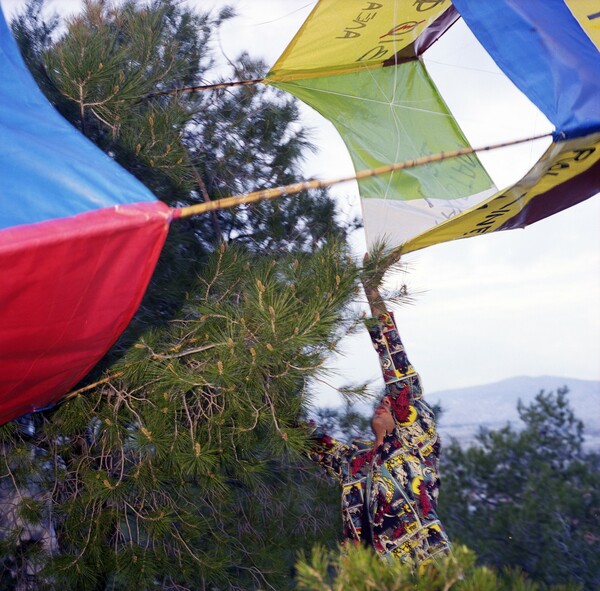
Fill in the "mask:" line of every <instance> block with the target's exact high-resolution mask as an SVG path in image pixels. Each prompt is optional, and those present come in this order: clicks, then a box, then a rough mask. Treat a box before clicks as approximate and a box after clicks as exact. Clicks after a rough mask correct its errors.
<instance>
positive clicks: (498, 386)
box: [427, 376, 600, 450]
mask: <svg viewBox="0 0 600 591" xmlns="http://www.w3.org/2000/svg"><path fill="white" fill-rule="evenodd" d="M562 386H567V387H568V388H569V401H570V403H571V406H572V408H573V410H574V411H575V415H576V416H577V418H578V419H581V420H582V421H583V423H584V425H585V437H586V441H585V446H586V448H587V449H594V450H600V381H596V380H579V379H575V378H561V377H556V376H541V377H526V376H523V377H515V378H509V379H506V380H503V381H501V382H497V383H494V384H487V385H484V386H472V387H469V388H459V389H454V390H443V391H441V392H432V393H429V394H428V395H427V399H428V401H429V402H430V403H436V402H439V404H440V405H441V406H442V409H443V414H442V416H441V418H440V420H439V422H438V429H439V431H440V433H441V435H442V437H443V438H444V439H446V441H448V440H449V438H450V437H454V438H456V439H458V440H459V442H460V443H461V444H463V445H468V444H469V443H471V442H472V441H473V440H474V436H475V434H476V433H477V431H478V430H479V426H480V425H484V426H486V427H488V428H489V429H498V428H500V427H503V426H504V425H506V423H507V422H510V423H511V424H512V425H513V426H514V427H516V428H518V427H519V425H520V424H521V421H520V419H519V415H518V412H517V402H518V400H519V399H521V400H522V401H523V402H524V403H529V402H530V401H532V400H533V399H534V398H535V396H536V395H537V394H538V393H539V392H540V390H544V391H545V392H550V391H556V390H557V389H558V388H561V387H562Z"/></svg>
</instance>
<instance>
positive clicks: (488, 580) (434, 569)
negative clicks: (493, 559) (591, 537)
mask: <svg viewBox="0 0 600 591" xmlns="http://www.w3.org/2000/svg"><path fill="white" fill-rule="evenodd" d="M297 570H298V575H297V581H298V588H299V589H300V590H301V591H582V589H581V587H579V586H577V585H573V584H568V585H558V586H546V585H540V584H539V583H537V582H535V581H532V580H531V579H529V578H528V577H527V576H526V575H525V574H524V573H523V572H521V571H520V570H518V569H504V570H502V571H501V572H497V571H494V570H493V569H490V568H489V567H487V566H477V564H476V556H475V554H474V552H472V551H471V550H469V549H467V548H466V547H465V546H455V548H454V551H453V554H452V555H451V556H446V557H444V558H441V559H439V560H437V561H436V562H433V563H430V564H428V565H426V566H423V567H421V568H419V569H418V570H416V569H414V568H412V567H411V565H409V564H404V563H401V562H399V561H393V562H384V561H382V560H381V558H379V557H378V556H377V555H376V554H375V553H374V552H373V551H372V550H371V549H369V548H364V547H361V546H356V547H351V548H344V549H343V550H341V551H340V550H337V551H336V550H325V549H323V548H322V547H319V546H316V547H315V548H313V551H312V553H311V555H310V556H309V557H308V558H307V557H303V558H302V559H301V560H300V561H299V562H298V565H297Z"/></svg>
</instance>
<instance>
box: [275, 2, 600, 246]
mask: <svg viewBox="0 0 600 591" xmlns="http://www.w3.org/2000/svg"><path fill="white" fill-rule="evenodd" d="M594 6H595V8H594ZM459 16H460V17H462V18H463V19H464V20H465V22H466V24H467V25H468V26H469V28H470V30H471V31H472V32H473V34H474V35H475V36H476V37H477V39H478V40H479V42H480V43H481V44H482V45H483V47H484V48H485V49H486V50H487V51H488V53H489V54H490V55H491V57H492V58H493V59H494V61H495V62H496V63H497V64H498V65H499V67H500V68H501V69H502V70H503V71H504V73H505V74H506V75H507V76H508V77H509V78H510V79H511V80H512V81H513V83H514V84H515V85H516V86H517V87H518V88H519V89H520V90H521V91H522V92H523V93H524V94H525V95H526V96H527V97H528V98H529V99H530V100H531V101H532V102H533V103H534V104H535V105H536V106H537V107H538V108H539V109H540V110H541V111H542V112H543V113H544V115H546V117H547V118H548V119H549V121H550V122H551V123H552V124H553V125H554V126H555V129H556V131H555V133H554V136H553V139H554V141H553V143H552V145H551V146H550V147H549V148H548V150H547V151H546V153H545V154H544V155H543V156H542V157H541V159H540V160H539V162H538V163H537V164H536V165H535V166H534V167H533V168H532V170H531V171H530V172H529V173H528V174H527V175H526V176H525V177H524V178H523V179H521V180H520V181H519V182H518V183H516V184H515V185H513V186H511V187H508V188H506V189H504V190H502V191H498V190H497V189H496V187H495V186H494V184H493V183H492V181H491V179H490V177H489V176H488V174H487V173H486V171H485V169H484V168H483V166H482V165H481V163H480V161H479V159H478V158H477V156H476V155H475V154H471V155H466V156H462V157H460V158H453V159H448V160H444V161H442V162H435V163H432V164H429V165H425V166H420V167H417V168H411V169H407V170H400V171H398V172H394V173H392V174H391V175H385V176H378V177H372V178H367V179H364V180H360V181H359V191H360V196H361V202H362V208H363V219H364V225H365V230H366V233H367V238H368V239H369V241H371V242H372V241H374V240H378V239H382V238H387V241H388V243H389V244H391V245H396V246H400V245H402V246H401V251H402V252H410V251H412V250H417V249H420V248H424V247H426V246H430V245H432V244H437V243H440V242H445V241H448V240H455V239H458V238H465V237H468V236H476V235H480V234H485V233H488V232H494V231H497V230H508V229H510V228H522V227H524V226H526V225H528V224H531V223H533V222H536V221H538V220H540V219H543V218H545V217H547V216H550V215H552V214H554V213H557V212H559V211H561V210H563V209H566V208H567V207H570V206H572V205H575V204H576V203H579V202H580V201H583V200H584V199H587V198H588V197H591V196H592V195H594V194H595V193H597V192H598V191H599V190H600V164H599V160H600V149H598V148H599V147H600V53H599V47H600V8H599V7H598V4H597V2H594V1H593V0H591V1H585V0H584V1H582V0H566V1H563V0H551V1H548V0H527V1H526V2H523V1H521V0H498V1H495V2H481V1H476V0H454V1H453V2H452V3H450V1H449V0H416V1H415V0H410V1H408V0H405V1H402V0H397V1H395V2H390V1H384V0H381V1H380V2H370V1H367V0H365V1H361V2H341V1H339V0H321V1H320V2H319V3H318V4H317V5H316V6H315V8H314V10H313V11H312V13H311V14H310V16H309V17H308V19H307V20H306V22H305V23H304V25H303V26H302V28H301V29H300V31H299V32H298V34H297V35H296V37H295V38H294V39H293V40H292V42H291V43H290V45H289V46H288V47H287V49H286V50H285V52H284V53H283V55H282V56H281V57H280V58H279V60H278V61H277V63H276V64H275V65H274V66H273V68H272V69H271V71H270V72H269V74H268V75H267V82H269V83H271V84H273V85H274V86H277V87H278V88H281V89H284V90H286V91H287V92H290V93H292V94H293V95H295V96H296V97H298V98H299V99H301V100H302V101H304V102H305V103H307V104H309V105H310V106H312V107H313V108H315V109H316V110H317V111H319V112H320V113H321V114H322V115H323V116H324V117H326V118H327V119H329V120H330V121H331V122H332V123H333V124H334V125H335V127H336V128H337V130H338V132H339V133H340V135H341V136H342V138H343V139H344V141H345V143H346V146H347V147H348V150H349V152H350V155H351V157H352V160H353V163H354V167H355V169H356V170H357V171H358V170H364V169H373V168H377V167H380V166H382V165H386V164H390V163H394V162H400V161H403V160H409V159H410V160H412V159H415V158H419V157H423V156H427V155H431V154H438V153H440V152H454V151H455V150H457V149H461V148H468V147H469V144H468V143H467V140H466V138H465V137H464V135H463V134H462V132H461V130H460V128H459V126H458V124H457V123H456V121H455V119H454V117H453V116H452V113H450V111H449V110H448V108H447V106H446V104H445V103H444V101H443V99H442V97H441V96H440V94H439V93H438V91H437V89H436V87H435V85H434V83H433V81H432V80H431V78H430V77H429V74H428V73H427V70H426V68H425V65H424V63H423V61H422V60H421V59H420V56H421V55H422V54H423V52H424V51H426V50H427V48H428V47H430V46H431V44H432V43H434V42H435V41H436V40H437V39H438V38H439V37H440V36H441V35H442V34H443V33H444V32H445V31H446V30H447V29H448V28H449V27H450V26H451V25H452V24H453V23H454V22H455V21H456V20H457V19H458V18H459Z"/></svg>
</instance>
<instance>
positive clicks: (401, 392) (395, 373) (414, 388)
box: [367, 312, 422, 423]
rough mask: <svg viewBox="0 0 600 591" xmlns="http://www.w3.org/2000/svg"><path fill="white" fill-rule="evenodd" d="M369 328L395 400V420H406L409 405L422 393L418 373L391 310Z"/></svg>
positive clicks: (386, 381) (386, 386)
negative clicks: (409, 358)
mask: <svg viewBox="0 0 600 591" xmlns="http://www.w3.org/2000/svg"><path fill="white" fill-rule="evenodd" d="M367 328H368V330H369V334H370V336H371V340H372V341H373V346H374V347H375V350H376V351H377V354H378V355H379V363H380V364H381V371H382V373H383V379H384V381H385V391H386V395H388V396H389V397H390V398H391V399H392V408H393V410H394V415H395V418H396V420H397V421H398V422H399V423H404V422H406V421H408V419H409V415H410V407H411V406H412V405H414V403H415V401H417V400H419V399H420V398H421V396H422V389H421V380H420V378H419V374H417V373H416V371H415V369H414V368H413V366H412V365H411V364H410V362H409V360H408V357H407V356H406V352H405V350H404V345H403V344H402V341H401V340H400V335H399V334H398V329H397V327H396V322H395V320H394V315H393V314H392V313H391V312H386V313H385V314H381V315H380V316H379V317H378V318H377V319H376V320H374V319H372V320H371V321H369V324H367Z"/></svg>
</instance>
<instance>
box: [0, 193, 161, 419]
mask: <svg viewBox="0 0 600 591" xmlns="http://www.w3.org/2000/svg"><path fill="white" fill-rule="evenodd" d="M170 215H171V210H170V209H169V208H168V207H167V206H166V205H164V204H163V203H161V202H154V203H152V202H150V203H138V204H133V205H121V206H116V207H114V208H107V209H101V210H97V211H94V212H89V213H84V214H80V215H76V216H73V217H71V218H66V219H61V220H55V221H48V222H41V223H38V224H32V225H30V226H18V227H14V228H10V229H7V230H2V231H0V276H1V277H2V286H1V287H0V424H2V423H5V422H7V421H9V420H11V419H14V418H16V417H18V416H20V415H22V414H25V413H27V412H30V411H33V410H39V409H42V408H45V407H46V406H48V405H50V404H52V403H54V402H56V401H57V400H58V399H59V398H61V397H62V396H64V395H65V394H66V393H67V392H68V391H69V389H70V388H72V387H73V386H74V385H75V384H76V383H77V382H78V381H79V380H80V379H81V378H83V377H84V376H85V374H86V373H87V372H88V371H89V370H90V369H91V368H92V367H93V366H94V365H95V364H96V363H97V362H98V360H99V359H100V358H101V357H102V356H103V355H104V354H105V353H106V351H107V350H108V349H109V348H110V347H111V345H112V344H113V343H114V342H115V341H116V340H117V338H118V337H119V335H120V334H121V332H122V331H123V330H124V328H125V327H126V326H127V324H128V323H129V321H130V320H131V318H132V316H133V314H134V313H135V311H136V310H137V308H138V306H139V304H140V301H141V299H142V296H143V294H144V291H145V289H146V286H147V285H148V282H149V280H150V277H151V275H152V273H153V271H154V267H155V265H156V261H157V259H158V256H159V254H160V251H161V249H162V246H163V244H164V241H165V238H166V235H167V232H168V227H169V221H170Z"/></svg>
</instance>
